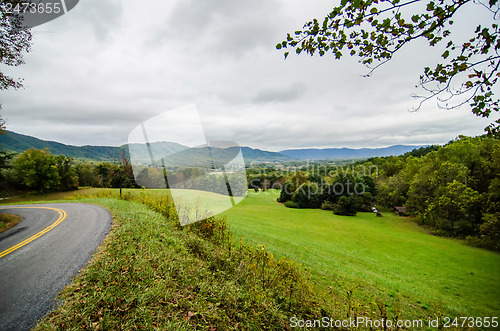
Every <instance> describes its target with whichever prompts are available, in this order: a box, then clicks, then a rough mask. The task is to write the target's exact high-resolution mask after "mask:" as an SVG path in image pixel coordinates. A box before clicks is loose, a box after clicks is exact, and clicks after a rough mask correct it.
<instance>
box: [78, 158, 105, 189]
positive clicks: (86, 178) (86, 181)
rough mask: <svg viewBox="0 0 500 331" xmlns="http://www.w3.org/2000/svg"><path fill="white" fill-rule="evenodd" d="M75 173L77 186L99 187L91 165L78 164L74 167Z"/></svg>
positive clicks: (99, 184)
mask: <svg viewBox="0 0 500 331" xmlns="http://www.w3.org/2000/svg"><path fill="white" fill-rule="evenodd" d="M75 171H76V173H77V175H78V182H79V185H81V186H91V187H99V186H101V182H100V181H99V177H98V176H97V173H96V171H95V169H94V167H93V166H92V165H90V164H86V163H79V164H77V165H76V166H75Z"/></svg>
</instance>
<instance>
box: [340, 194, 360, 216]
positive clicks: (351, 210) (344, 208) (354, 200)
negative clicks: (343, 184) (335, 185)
mask: <svg viewBox="0 0 500 331" xmlns="http://www.w3.org/2000/svg"><path fill="white" fill-rule="evenodd" d="M359 205H360V198H359V197H358V196H357V195H355V194H352V195H350V196H345V195H343V196H341V197H340V198H339V201H338V202H337V205H336V206H335V207H334V210H333V213H334V214H336V215H343V216H356V214H357V212H358V208H359Z"/></svg>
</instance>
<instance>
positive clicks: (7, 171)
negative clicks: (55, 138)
mask: <svg viewBox="0 0 500 331" xmlns="http://www.w3.org/2000/svg"><path fill="white" fill-rule="evenodd" d="M0 167H1V170H0V180H1V187H0V188H1V189H2V190H4V191H5V190H12V189H14V190H27V189H28V190H34V191H38V192H50V191H69V190H76V189H78V187H81V186H92V187H106V188H126V187H137V185H136V184H135V180H134V176H133V173H132V167H131V165H130V164H128V161H127V159H126V158H123V159H122V160H119V161H117V162H116V163H114V164H113V163H109V162H100V163H97V164H93V163H83V162H75V161H74V160H73V158H72V157H70V156H64V155H52V154H51V153H50V151H49V150H48V149H45V150H40V149H34V148H31V149H29V150H26V151H24V152H23V153H22V154H19V155H17V156H16V155H15V154H10V153H5V152H2V155H0Z"/></svg>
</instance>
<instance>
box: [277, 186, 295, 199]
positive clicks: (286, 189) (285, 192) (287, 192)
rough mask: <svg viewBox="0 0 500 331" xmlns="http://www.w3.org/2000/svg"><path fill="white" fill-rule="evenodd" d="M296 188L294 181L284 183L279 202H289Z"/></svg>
mask: <svg viewBox="0 0 500 331" xmlns="http://www.w3.org/2000/svg"><path fill="white" fill-rule="evenodd" d="M294 190H295V189H294V187H293V184H292V183H290V182H288V183H285V184H283V186H282V187H281V193H280V196H279V198H278V199H277V200H278V202H287V201H289V200H292V196H293V191H294Z"/></svg>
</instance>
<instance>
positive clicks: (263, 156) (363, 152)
mask: <svg viewBox="0 0 500 331" xmlns="http://www.w3.org/2000/svg"><path fill="white" fill-rule="evenodd" d="M0 145H1V146H2V147H3V148H5V149H7V150H9V151H11V152H15V153H22V152H23V151H25V150H27V149H30V148H37V149H44V148H48V149H49V151H50V152H51V153H52V154H54V155H59V154H62V155H66V156H72V157H73V158H75V159H87V160H93V161H113V160H117V159H120V158H121V157H122V154H123V153H124V155H125V156H129V144H124V145H121V146H99V145H84V146H74V145H66V144H63V143H60V142H56V141H49V140H43V139H39V138H36V137H33V136H29V135H25V134H21V133H16V132H13V131H9V130H6V134H5V135H0ZM130 145H131V146H132V145H135V144H130ZM150 146H151V149H152V151H153V152H154V153H153V154H155V155H172V154H176V153H179V152H182V151H184V150H186V149H189V147H187V146H183V145H181V144H177V143H172V142H153V143H151V144H150ZM425 146H428V145H418V146H414V145H393V146H389V147H382V148H359V149H353V148H346V147H343V148H323V149H319V148H304V149H286V150H282V151H279V152H270V151H265V150H261V149H255V148H251V147H247V146H241V151H242V153H243V157H244V159H245V162H286V161H297V160H331V159H356V158H369V157H383V156H391V155H401V154H404V153H407V152H410V151H412V150H414V149H416V148H421V147H425ZM136 158H137V159H139V160H141V162H142V163H144V164H148V162H149V161H148V160H149V159H150V155H149V154H148V153H145V152H144V149H143V152H142V154H140V155H136Z"/></svg>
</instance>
